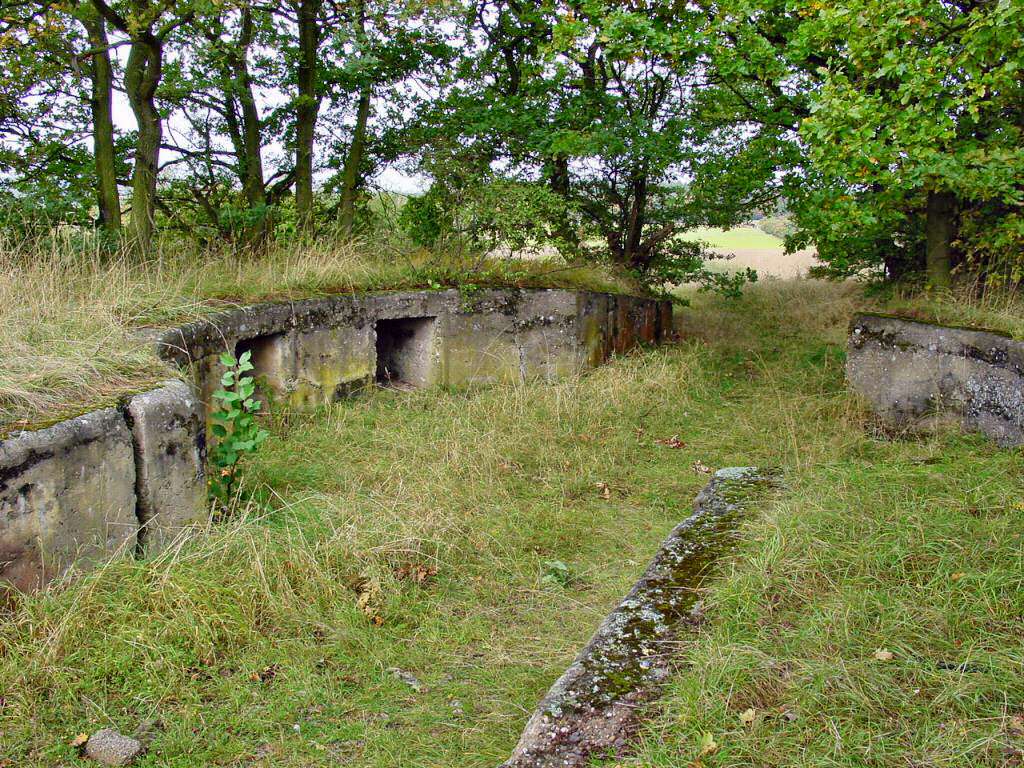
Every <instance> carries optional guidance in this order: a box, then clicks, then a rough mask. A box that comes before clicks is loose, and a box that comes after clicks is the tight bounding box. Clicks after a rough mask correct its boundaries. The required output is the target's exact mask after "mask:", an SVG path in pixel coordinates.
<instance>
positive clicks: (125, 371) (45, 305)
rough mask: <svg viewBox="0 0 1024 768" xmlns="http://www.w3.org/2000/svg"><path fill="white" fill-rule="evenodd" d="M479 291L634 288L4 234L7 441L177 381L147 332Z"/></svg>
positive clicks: (511, 267)
mask: <svg viewBox="0 0 1024 768" xmlns="http://www.w3.org/2000/svg"><path fill="white" fill-rule="evenodd" d="M469 282H472V283H474V284H476V285H479V286H487V285H522V286H534V285H543V286H545V287H590V288H595V289H598V290H612V291H623V290H630V289H634V290H635V286H632V285H629V284H627V283H626V282H625V281H623V280H622V279H619V278H614V277H612V276H611V275H610V274H609V273H607V272H605V271H602V270H600V269H596V268H586V269H584V268H576V269H569V268H566V266H565V265H564V264H559V263H551V262H549V261H536V260H534V261H522V262H521V261H512V260H504V261H502V262H500V263H499V262H493V261H480V260H476V259H469V258H465V259H460V258H455V257H452V256H450V255H449V256H446V257H444V258H435V257H433V256H431V255H430V254H428V253H424V252H416V253H410V252H406V251H402V250H400V249H394V248H390V249H389V248H387V247H385V245H382V244H379V243H378V244H375V246H374V247H373V248H371V247H370V246H369V245H359V244H355V245H345V244H342V245H338V244H332V245H330V246H326V245H324V244H321V243H316V242H313V243H308V244H301V243H299V244H297V243H293V242H288V243H284V242H282V243H279V244H278V245H276V246H275V247H274V248H273V249H272V250H270V252H268V253H260V254H258V255H257V254H246V253H244V252H243V253H239V252H238V251H230V250H228V249H223V250H219V251H211V252H208V253H202V252H197V251H196V248H195V246H189V245H187V244H184V245H183V244H181V243H172V242H164V243H161V244H160V247H159V249H158V252H157V253H156V255H155V256H154V257H153V258H151V259H148V260H146V261H142V262H140V261H139V260H138V259H137V258H136V257H134V256H133V255H130V254H127V253H114V254H106V253H100V252H99V251H92V252H90V251H89V249H88V247H86V246H83V244H81V243H77V242H74V241H70V240H62V239H61V238H60V237H56V239H54V238H49V239H46V240H41V241H39V242H37V243H28V244H26V243H18V244H15V243H13V242H11V241H7V240H4V239H3V235H2V234H0V327H2V328H3V329H4V332H3V334H0V434H2V433H3V431H4V428H5V427H6V428H8V429H9V428H11V427H17V428H24V427H28V426H37V425H38V424H39V422H40V420H44V421H53V420H57V419H59V418H60V417H66V416H68V415H72V414H74V413H80V412H82V410H86V409H89V408H95V407H98V406H99V405H102V404H105V403H109V402H112V401H114V400H116V399H117V398H118V397H119V396H122V395H124V394H126V393H128V392H137V391H139V390H141V389H144V388H145V387H147V386H151V385H152V384H153V383H154V382H156V381H159V380H162V379H166V378H168V377H171V376H174V375H175V374H176V372H175V371H172V370H170V369H169V368H167V367H166V366H164V365H163V364H162V363H161V362H160V361H159V360H158V359H157V358H156V356H155V355H154V354H153V353H152V350H151V348H150V346H149V344H148V343H147V342H145V341H144V340H142V339H141V338H140V337H139V336H138V335H137V331H138V330H139V329H140V328H142V327H146V326H153V325H169V324H172V323H175V322H184V321H188V320H192V319H195V318H196V317H197V316H200V315H202V314H206V313H209V312H211V311H214V310H217V309H223V308H225V307H229V306H237V305H239V304H246V303H251V302H254V301H259V300H281V299H289V298H307V297H310V296H318V295H324V294H329V293H339V292H352V291H360V290H382V289H403V288H430V287H442V286H450V285H458V284H464V283H469Z"/></svg>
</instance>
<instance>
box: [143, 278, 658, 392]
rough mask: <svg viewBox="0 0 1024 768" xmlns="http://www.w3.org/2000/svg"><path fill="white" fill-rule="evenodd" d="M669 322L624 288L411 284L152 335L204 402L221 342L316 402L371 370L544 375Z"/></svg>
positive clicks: (273, 382) (445, 379)
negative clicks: (422, 287) (471, 288)
mask: <svg viewBox="0 0 1024 768" xmlns="http://www.w3.org/2000/svg"><path fill="white" fill-rule="evenodd" d="M671 323H672V309H671V304H670V303H669V302H664V301H655V300H651V299H644V298H638V297H633V296H614V295H608V294H600V293H592V292H588V291H568V290H554V289H553V290H483V291H476V292H473V293H472V294H468V295H467V294H463V293H460V292H459V291H456V290H447V291H415V292H403V293H386V294H361V295H346V296H335V297H330V298H323V299H310V300H305V301H296V302H287V303H279V304H267V305H259V306H254V307H246V308H244V309H239V310H234V311H231V312H225V313H222V314H220V315H217V316H214V317H211V318H209V319H204V320H201V321H198V322H195V323H190V324H188V325H185V326H182V327H180V328H174V329H171V330H170V331H168V332H166V333H164V334H163V335H162V336H161V337H160V339H159V340H158V342H157V346H158V351H159V354H160V355H161V356H162V357H164V359H166V360H169V361H171V362H174V363H176V364H177V365H179V366H181V367H182V368H185V369H187V370H188V371H190V374H191V377H192V381H193V383H194V384H195V386H196V389H197V391H198V393H199V396H200V399H201V400H202V401H203V402H204V403H210V401H211V399H212V395H213V392H214V391H215V390H216V389H217V388H218V386H219V384H218V382H219V381H220V377H221V375H222V374H223V372H224V370H223V367H222V366H221V364H220V361H219V357H220V354H221V353H222V352H224V351H225V350H226V349H227V350H231V351H233V352H235V353H241V352H244V351H246V350H249V351H251V352H252V353H253V363H254V365H255V367H256V370H255V372H254V374H255V376H256V377H257V381H258V382H259V383H260V385H261V389H262V394H263V396H264V397H265V398H267V399H273V400H274V401H276V402H281V403H286V404H287V405H289V406H290V407H293V408H315V407H317V406H320V405H324V404H326V403H330V402H333V401H336V400H338V399H339V398H341V397H345V396H347V395H349V394H351V393H352V392H353V391H357V390H359V389H361V388H364V387H366V386H369V385H372V384H373V383H374V382H375V381H381V382H382V383H388V382H391V383H403V384H406V385H409V386H429V385H436V384H441V385H449V386H456V385H463V384H475V383H491V382H508V381H519V380H526V379H529V378H542V379H547V380H553V379H556V378H559V377H562V376H564V375H566V374H568V373H571V372H574V371H577V370H580V369H581V368H584V367H587V366H594V365H598V364H600V363H601V362H603V361H604V360H606V359H607V358H608V356H609V355H610V354H612V353H613V352H625V351H626V350H629V349H631V348H633V347H634V346H636V345H637V344H639V343H642V342H646V343H655V342H657V341H658V340H660V339H661V338H662V336H663V335H665V334H667V333H668V332H669V331H670V329H671ZM401 359H404V360H405V361H406V362H405V363H404V364H403V363H401V362H396V361H400V360H401ZM389 364H390V365H391V366H392V367H396V371H392V370H390V368H389V367H388V366H389ZM382 368H383V369H384V370H382ZM397 368H401V370H397ZM395 373H397V376H396V377H395V379H394V380H392V378H391V377H392V374H395Z"/></svg>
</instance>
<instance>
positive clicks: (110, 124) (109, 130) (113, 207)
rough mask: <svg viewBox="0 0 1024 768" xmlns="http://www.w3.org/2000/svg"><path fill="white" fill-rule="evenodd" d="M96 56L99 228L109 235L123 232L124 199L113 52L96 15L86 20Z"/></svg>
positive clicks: (93, 98) (94, 98) (93, 106)
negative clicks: (120, 189)
mask: <svg viewBox="0 0 1024 768" xmlns="http://www.w3.org/2000/svg"><path fill="white" fill-rule="evenodd" d="M82 25H83V26H84V27H85V29H86V32H87V34H88V38H89V45H90V47H91V48H92V49H93V51H94V53H93V54H92V70H91V73H90V74H91V76H92V93H91V95H90V97H89V106H90V108H91V110H92V135H93V158H94V160H95V163H96V200H97V203H98V204H99V211H100V215H99V225H100V227H101V228H102V229H104V230H106V231H107V232H117V231H119V230H120V229H121V199H120V197H119V195H118V193H117V164H116V159H117V158H116V155H115V152H114V116H113V107H112V99H111V96H112V94H113V91H114V76H113V70H112V69H111V66H110V49H109V43H108V42H107V30H106V25H105V24H104V23H103V18H102V17H101V16H99V15H98V14H95V13H88V12H87V13H86V14H84V15H83V17H82Z"/></svg>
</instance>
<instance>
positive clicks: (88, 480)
mask: <svg viewBox="0 0 1024 768" xmlns="http://www.w3.org/2000/svg"><path fill="white" fill-rule="evenodd" d="M137 534H138V521H137V519H136V517H135V459H134V456H133V452H132V440H131V435H130V434H129V432H128V427H127V425H126V424H125V421H124V418H123V417H122V416H121V414H120V412H118V411H117V410H116V409H113V408H105V409H103V410H101V411H95V412H93V413H89V414H86V415H85V416H79V417H78V418H76V419H71V420H70V421H65V422H62V423H60V424H57V425H56V426H53V427H50V428H48V429H42V430H39V431H37V432H26V433H23V434H21V435H18V436H16V437H12V438H9V439H7V440H3V441H2V442H0V580H2V581H4V582H7V583H9V584H11V585H13V586H14V587H16V588H18V589H21V590H32V589H37V588H39V587H41V586H42V585H43V584H45V583H46V582H48V581H49V580H51V579H53V578H55V577H57V576H60V575H62V574H63V573H65V572H66V571H67V570H68V569H69V568H70V567H71V566H73V565H75V564H76V563H78V564H82V565H84V564H86V563H89V562H92V561H95V560H97V559H101V558H105V557H109V556H110V555H112V554H113V553H115V552H117V551H119V550H127V551H134V549H135V545H136V537H137Z"/></svg>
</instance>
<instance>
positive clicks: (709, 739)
mask: <svg viewBox="0 0 1024 768" xmlns="http://www.w3.org/2000/svg"><path fill="white" fill-rule="evenodd" d="M717 749H718V742H717V741H715V737H714V735H713V734H712V733H711V732H710V731H705V732H704V735H703V736H701V738H700V754H701V757H703V756H704V755H710V754H712V753H713V752H715V751H716V750H717Z"/></svg>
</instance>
